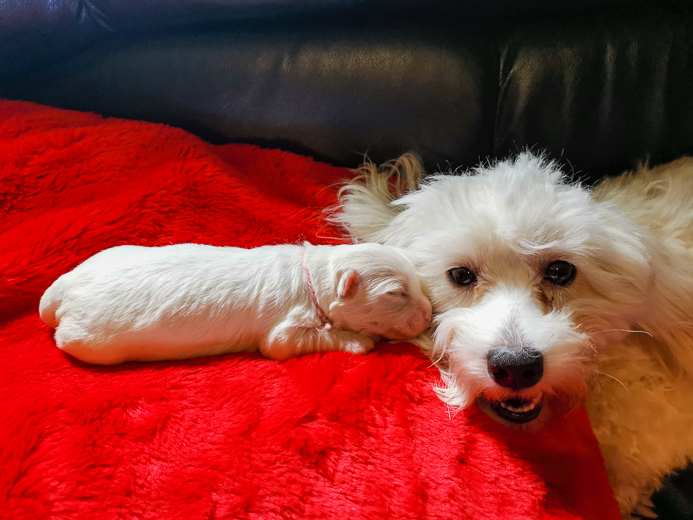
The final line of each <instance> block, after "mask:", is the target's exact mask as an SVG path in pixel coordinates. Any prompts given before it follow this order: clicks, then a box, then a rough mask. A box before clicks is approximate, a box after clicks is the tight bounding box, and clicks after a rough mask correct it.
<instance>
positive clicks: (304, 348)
mask: <svg viewBox="0 0 693 520" xmlns="http://www.w3.org/2000/svg"><path fill="white" fill-rule="evenodd" d="M373 346H374V342H373V340H372V339H370V338H368V337H366V336H363V335H362V334H358V333H356V332H351V331H348V330H335V329H330V330H325V329H320V330H318V329H315V328H309V327H305V326H301V325H297V324H296V323H295V322H293V320H291V319H288V320H286V321H284V322H282V323H281V324H279V325H278V326H277V327H275V328H274V330H272V332H271V333H270V334H269V336H268V337H267V339H266V340H265V341H263V342H262V344H261V345H260V353H261V354H262V355H263V356H265V357H266V358H269V359H274V360H277V361H283V360H285V359H289V358H292V357H296V356H302V355H304V354H311V353H314V352H328V351H344V352H351V353H352V354H366V353H367V352H368V351H370V350H371V349H372V348H373Z"/></svg>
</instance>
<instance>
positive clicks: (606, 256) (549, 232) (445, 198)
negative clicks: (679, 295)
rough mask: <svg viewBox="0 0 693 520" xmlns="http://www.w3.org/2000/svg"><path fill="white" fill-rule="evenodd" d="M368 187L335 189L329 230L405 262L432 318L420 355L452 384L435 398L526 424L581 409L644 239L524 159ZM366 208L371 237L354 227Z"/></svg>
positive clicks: (643, 271) (626, 323)
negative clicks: (403, 187)
mask: <svg viewBox="0 0 693 520" xmlns="http://www.w3.org/2000/svg"><path fill="white" fill-rule="evenodd" d="M375 186H378V184H377V183H374V182H371V183H361V185H360V186H357V187H356V188H351V187H347V188H345V190H344V191H343V192H342V204H343V207H344V212H343V213H342V216H341V217H340V218H341V219H342V221H343V223H345V224H346V226H347V228H348V229H350V231H351V232H352V233H354V232H355V234H356V237H355V238H356V239H366V240H375V241H379V242H382V243H385V244H390V245H394V246H398V247H401V248H404V249H406V250H407V254H408V255H409V257H410V258H411V259H412V260H413V262H414V264H415V266H416V268H417V271H418V272H419V274H420V276H421V279H422V281H423V284H424V288H425V290H426V293H427V295H428V296H429V297H430V299H431V302H432V304H433V311H434V313H435V318H434V334H433V345H432V347H431V352H430V355H431V357H432V358H433V359H434V360H437V361H440V362H441V363H442V366H443V367H444V370H445V373H446V374H447V375H448V377H449V382H450V383H451V388H450V389H449V391H448V392H447V393H445V395H444V397H447V398H448V401H449V402H451V403H453V404H456V405H460V406H468V405H471V404H474V403H476V404H478V405H480V406H481V407H482V408H483V409H485V410H486V411H488V412H489V413H490V414H492V415H493V416H494V417H496V418H497V419H499V420H501V421H502V422H504V423H506V424H508V425H523V424H524V425H531V426H536V425H539V424H541V422H542V421H543V419H544V418H546V417H547V415H548V413H549V410H550V409H552V408H554V409H555V408H561V409H567V408H570V407H572V406H573V405H574V404H575V403H577V402H580V401H581V400H582V398H583V396H584V392H585V388H586V386H585V378H586V375H587V374H588V373H589V371H590V370H591V367H592V360H593V358H594V356H595V353H597V352H598V351H599V350H600V349H602V348H604V347H605V346H606V345H608V344H610V343H613V342H616V341H618V340H619V339H621V338H622V337H623V335H624V334H626V333H627V330H628V329H629V327H630V326H631V324H632V323H633V322H634V321H635V320H637V319H638V317H639V316H640V315H641V314H642V313H643V311H644V308H645V307H646V305H647V298H648V296H647V295H648V290H649V288H650V287H651V285H652V283H653V273H652V270H651V267H650V258H649V255H648V249H647V247H645V245H644V243H643V237H642V230H641V229H640V228H638V227H637V226H636V225H634V224H633V223H632V222H631V221H629V220H628V219H627V218H625V217H623V216H621V215H620V214H619V213H617V212H616V211H614V209H613V208H612V207H611V206H610V205H608V204H607V203H598V202H596V201H595V200H593V199H592V197H591V196H590V194H589V192H588V191H587V190H585V189H583V188H581V187H579V186H576V185H571V184H569V183H567V182H565V181H564V179H563V176H562V174H561V172H560V170H559V168H558V166H557V165H556V164H554V163H552V162H548V161H546V160H544V159H543V158H541V157H538V156H535V155H532V154H530V153H523V154H521V155H519V156H517V157H516V158H514V159H512V160H507V161H502V162H498V163H495V164H489V165H486V166H483V167H479V168H477V169H476V170H474V171H472V172H470V173H469V174H466V175H438V176H433V177H431V178H429V179H428V180H427V181H426V182H424V183H422V184H421V185H420V186H419V188H418V189H415V190H411V191H409V192H407V193H405V194H403V195H402V196H400V197H399V198H397V197H396V195H397V194H395V195H394V196H393V193H392V190H391V189H390V187H391V186H396V184H390V187H388V188H387V191H385V190H380V191H378V190H375V189H373V187H375ZM380 186H383V184H382V183H381V184H380ZM388 199H389V200H388ZM393 199H394V200H393ZM376 202H377V204H379V206H378V208H379V209H378V211H379V213H378V214H379V217H380V219H381V222H382V223H383V225H381V226H378V227H377V228H374V227H371V228H366V227H364V226H363V225H362V220H359V219H360V218H361V215H367V214H371V215H372V214H373V212H374V209H373V206H374V204H376ZM386 205H387V206H388V207H389V218H385V217H384V211H383V208H385V207H386ZM359 229H368V233H364V234H360V235H359V234H358V230H359Z"/></svg>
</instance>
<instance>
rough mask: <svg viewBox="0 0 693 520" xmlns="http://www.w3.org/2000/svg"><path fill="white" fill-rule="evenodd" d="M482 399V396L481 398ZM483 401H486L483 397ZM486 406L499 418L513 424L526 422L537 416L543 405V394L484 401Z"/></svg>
mask: <svg viewBox="0 0 693 520" xmlns="http://www.w3.org/2000/svg"><path fill="white" fill-rule="evenodd" d="M481 399H484V398H481ZM484 401H486V400H485V399H484ZM485 404H487V406H488V408H489V409H490V410H491V411H492V412H493V413H495V414H496V415H497V416H498V417H499V418H501V419H503V420H504V421H507V422H509V423H513V424H526V423H528V422H532V421H533V420H534V419H536V418H537V417H539V414H540V413H541V410H542V408H543V407H544V399H543V396H536V397H531V398H527V399H521V398H518V397H513V398H511V399H504V400H502V401H486V403H485Z"/></svg>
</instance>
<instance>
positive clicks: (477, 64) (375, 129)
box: [0, 0, 693, 520]
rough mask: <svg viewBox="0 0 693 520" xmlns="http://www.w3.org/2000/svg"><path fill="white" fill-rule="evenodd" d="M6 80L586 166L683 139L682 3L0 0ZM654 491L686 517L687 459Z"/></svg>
mask: <svg viewBox="0 0 693 520" xmlns="http://www.w3.org/2000/svg"><path fill="white" fill-rule="evenodd" d="M689 4H690V7H689ZM0 97H6V98H11V99H23V100H29V101H35V102H38V103H43V104H48V105H53V106H57V107H63V108H71V109H77V110H85V111H93V112H97V113H101V114H104V115H109V116H119V117H125V118H131V119H142V120H146V121H155V122H163V123H168V124H171V125H174V126H179V127H182V128H184V129H187V130H189V131H191V132H193V133H196V134H198V135H200V136H202V137H203V138H205V139H207V140H209V141H212V142H216V143H222V142H232V141H236V142H250V143H257V144H262V145H265V146H275V147H280V148H284V149H287V150H291V151H297V152H300V153H304V154H309V155H312V156H314V157H316V158H319V159H322V160H326V161H329V162H331V163H333V164H338V165H345V166H355V165H357V164H359V163H360V161H361V159H362V157H363V155H362V154H364V153H366V152H367V153H368V155H369V156H370V157H371V158H372V159H373V160H375V161H376V162H379V161H383V160H386V159H389V158H393V157H396V156H397V155H399V154H400V153H402V152H404V151H408V150H411V149H415V150H417V151H418V152H419V153H420V154H421V155H422V156H423V158H424V160H425V162H426V164H427V166H428V167H429V168H430V169H447V168H448V167H456V166H470V165H473V164H475V163H476V162H477V161H478V160H479V159H480V158H484V157H487V156H492V157H498V156H504V155H507V154H509V153H512V152H514V151H516V150H518V149H520V148H522V147H524V146H536V147H539V148H545V149H547V150H548V151H549V152H550V153H551V155H552V156H553V157H555V158H558V159H559V160H560V161H562V162H563V163H565V164H566V165H568V166H569V167H570V168H572V169H573V171H574V172H575V173H576V174H577V175H578V176H579V177H580V178H582V179H585V180H587V181H594V180H597V179H599V178H600V177H602V176H604V175H610V174H616V173H619V172H620V171H622V170H624V169H628V168H631V167H633V166H634V165H635V164H636V163H637V162H638V161H642V160H643V159H647V158H649V160H650V162H651V163H661V162H666V161H669V160H672V159H675V158H677V157H679V156H681V155H684V154H693V3H691V2H690V1H689V0H660V1H656V0H636V1H632V0H631V1H629V0H601V1H600V0H584V1H579V0H562V1H556V0H529V1H525V2H521V1H520V0H514V1H512V0H464V1H462V0H458V1H455V0H448V1H424V0H399V1H397V0H293V1H291V0H15V1H9V2H0ZM692 196H693V194H692ZM692 406H693V404H692ZM654 501H655V504H656V508H657V512H658V513H659V515H660V518H662V519H677V520H678V519H685V518H693V468H690V469H689V470H688V471H683V472H682V473H680V474H679V475H676V476H672V477H671V478H670V479H668V482H667V484H666V485H665V487H664V489H663V490H662V491H660V492H659V493H657V494H656V495H655V497H654Z"/></svg>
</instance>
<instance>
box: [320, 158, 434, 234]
mask: <svg viewBox="0 0 693 520" xmlns="http://www.w3.org/2000/svg"><path fill="white" fill-rule="evenodd" d="M354 173H355V174H356V176H355V177H354V179H353V180H351V181H350V182H349V183H348V184H346V185H345V186H344V187H342V189H341V190H340V191H339V204H340V207H339V208H336V210H335V211H334V212H333V215H332V217H331V220H332V221H333V222H337V223H339V224H341V225H342V226H343V227H344V228H345V229H346V230H347V232H348V233H349V235H351V238H352V239H353V240H354V242H381V243H382V242H383V236H381V233H380V232H381V231H382V230H384V229H385V228H387V227H388V225H389V224H390V222H391V221H392V219H393V218H394V217H395V215H397V213H399V212H400V211H402V209H403V208H402V207H398V206H395V205H392V204H391V203H392V202H393V201H394V200H396V199H398V198H400V197H401V196H402V195H404V194H405V193H407V192H410V191H415V190H417V189H418V188H419V186H420V185H421V182H422V181H423V176H424V169H423V165H422V164H421V160H420V159H419V158H418V157H417V156H416V155H414V154H404V155H402V156H401V157H399V158H398V159H397V160H395V161H390V162H387V163H385V164H383V165H381V166H380V167H379V168H378V167H377V166H376V165H375V164H373V163H372V162H368V161H367V162H365V163H364V164H363V165H362V166H361V167H360V168H359V169H357V170H355V172H354Z"/></svg>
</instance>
